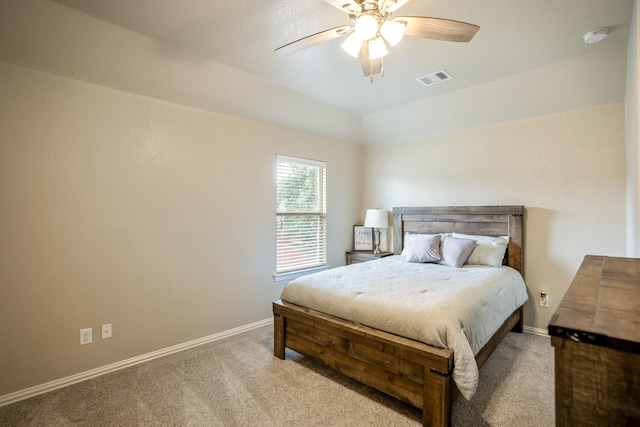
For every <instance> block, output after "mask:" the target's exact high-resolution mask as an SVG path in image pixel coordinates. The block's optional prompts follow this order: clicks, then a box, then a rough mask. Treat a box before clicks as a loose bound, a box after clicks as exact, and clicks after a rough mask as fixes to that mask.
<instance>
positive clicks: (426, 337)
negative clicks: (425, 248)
mask: <svg viewBox="0 0 640 427" xmlns="http://www.w3.org/2000/svg"><path fill="white" fill-rule="evenodd" d="M281 299H282V300H283V301H288V302H291V303H293V304H297V305H300V306H303V307H308V308H311V309H313V310H317V311H320V312H323V313H326V314H330V315H332V316H336V317H339V318H342V319H345V320H350V321H352V322H355V323H359V324H362V325H366V326H369V327H372V328H376V329H380V330H383V331H385V332H389V333H392V334H396V335H400V336H403V337H406V338H410V339H413V340H416V341H420V342H423V343H425V344H428V345H431V346H434V347H440V348H447V349H451V350H453V351H454V370H453V380H454V381H455V383H456V386H457V387H458V389H459V390H460V393H461V394H462V395H463V396H464V397H465V398H466V399H471V397H472V396H473V395H474V394H475V391H476V389H477V386H478V366H477V364H476V361H475V355H476V354H477V353H478V351H479V350H480V349H481V348H482V347H483V346H484V345H485V344H486V343H487V341H488V340H489V339H490V338H491V336H492V335H493V334H494V333H495V332H496V331H497V330H498V329H499V328H500V326H501V325H502V324H503V323H504V321H505V320H506V319H507V318H508V317H509V316H510V315H511V314H512V313H513V312H514V311H515V310H516V309H517V308H518V307H520V306H521V305H522V304H524V303H525V302H526V301H527V299H528V297H527V291H526V287H525V284H524V280H523V279H522V276H521V275H520V273H518V272H517V271H516V270H514V269H512V268H510V267H506V266H503V267H487V266H478V265H466V266H464V267H463V268H452V267H447V266H442V265H437V264H421V263H409V262H407V261H406V259H405V257H402V256H390V257H385V258H381V259H379V260H375V261H369V262H364V263H359V264H352V265H348V266H344V267H338V268H334V269H331V270H326V271H322V272H319V273H315V274H311V275H308V276H303V277H299V278H297V279H295V280H293V281H291V282H289V283H288V284H287V285H286V286H285V288H284V290H283V291H282V295H281Z"/></svg>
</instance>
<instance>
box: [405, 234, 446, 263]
mask: <svg viewBox="0 0 640 427" xmlns="http://www.w3.org/2000/svg"><path fill="white" fill-rule="evenodd" d="M402 255H403V256H406V257H407V261H409V262H434V261H440V235H439V234H414V235H412V236H411V238H410V239H406V240H405V247H404V249H403V250H402Z"/></svg>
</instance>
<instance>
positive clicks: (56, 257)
mask: <svg viewBox="0 0 640 427" xmlns="http://www.w3.org/2000/svg"><path fill="white" fill-rule="evenodd" d="M0 122H2V126H0V194H1V195H2V203H1V204H0V242H2V245H0V283H2V285H1V286H0V325H1V327H0V347H1V348H2V351H0V378H1V379H2V380H1V381H0V396H3V395H6V394H8V393H11V392H14V391H17V390H21V389H24V388H27V387H31V386H35V385H38V384H42V383H45V382H48V381H52V380H55V379H59V378H63V377H65V376H69V375H72V374H76V373H79V372H83V371H87V370H90V369H93V368H96V367H100V366H104V365H107V364H110V363H114V362H117V361H121V360H124V359H127V358H131V357H134V356H138V355H141V354H145V353H148V352H151V351H155V350H158V349H162V348H165V347H168V346H171V345H175V344H179V343H183V342H186V341H189V340H193V339H196V338H201V337H204V336H207V335H210V334H215V333H218V332H221V331H226V330H229V329H232V328H236V327H239V326H243V325H247V324H250V323H252V322H257V321H261V320H265V319H268V318H270V316H271V302H272V300H274V299H276V298H277V297H278V295H279V293H280V291H281V289H282V286H283V285H284V283H282V282H278V283H274V281H273V279H272V276H271V275H272V273H273V272H274V268H275V251H274V239H275V229H274V225H275V213H274V209H275V183H274V176H275V159H276V154H279V153H281V154H287V155H293V156H302V157H308V158H313V159H319V160H325V161H327V168H328V175H327V179H328V184H327V185H328V189H327V191H328V201H327V204H328V206H329V209H330V212H331V214H330V216H329V218H328V229H329V231H328V241H329V248H328V251H329V262H330V263H331V264H333V265H341V264H343V263H344V251H345V250H346V249H348V248H350V247H351V240H352V235H351V232H352V225H353V224H354V223H355V222H357V220H358V218H359V216H360V211H359V206H358V195H359V191H360V188H359V181H358V179H359V169H360V161H361V160H360V148H359V147H358V146H356V145H349V144H344V143H335V142H333V141H331V140H327V139H323V138H319V137H313V136H309V135H306V134H302V133H298V132H294V131H288V130H283V129H279V128H276V127H270V126H267V125H261V124H257V123H255V122H250V121H247V120H243V119H237V118H230V117H225V116H221V115H217V114H213V113H207V112H203V111H200V110H195V109H191V108H186V107H181V106H178V105H175V104H170V103H166V102H161V101H156V100H152V99H149V98H144V97H141V96H138V95H131V94H127V93H124V92H119V91H116V90H112V89H107V88H104V87H99V86H95V85H91V84H87V83H81V82H78V81H74V80H69V79H66V78H61V77H56V76H53V75H49V74H44V73H41V72H37V71H32V70H29V69H26V68H21V67H17V66H13V65H8V64H5V63H0ZM103 323H112V324H113V338H111V339H109V340H104V341H103V340H101V339H100V337H99V331H100V325H101V324H103ZM86 327H93V334H94V336H93V344H91V345H85V346H80V345H79V330H80V328H86Z"/></svg>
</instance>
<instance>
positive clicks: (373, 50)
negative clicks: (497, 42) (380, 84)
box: [276, 0, 480, 82]
mask: <svg viewBox="0 0 640 427" xmlns="http://www.w3.org/2000/svg"><path fill="white" fill-rule="evenodd" d="M325 1H326V2H327V3H329V4H330V5H332V6H334V7H336V8H338V9H340V10H342V11H344V12H346V13H347V14H349V18H351V20H352V21H353V22H354V25H342V26H339V27H335V28H331V29H328V30H325V31H321V32H319V33H316V34H312V35H310V36H307V37H303V38H301V39H299V40H296V41H293V42H291V43H288V44H286V45H284V46H281V47H279V48H277V49H276V52H279V53H291V52H296V51H298V50H301V49H305V48H308V47H311V46H315V45H317V44H319V43H323V42H326V41H329V40H333V39H336V38H338V37H342V36H344V35H346V34H349V37H347V38H346V39H345V41H344V42H343V43H342V44H341V46H342V48H343V49H344V50H345V51H346V52H347V53H349V54H350V55H351V56H353V57H354V58H357V57H358V54H360V57H361V60H362V71H363V72H364V75H365V76H366V77H369V78H370V79H371V81H372V82H373V76H374V75H376V74H380V75H384V68H383V65H382V58H383V57H384V56H385V55H387V54H388V53H389V51H388V49H387V44H389V45H390V46H395V45H396V44H398V42H399V41H400V40H401V39H402V37H403V36H404V35H405V34H406V35H408V36H411V37H423V38H427V39H434V40H446V41H453V42H468V41H470V40H471V39H472V38H473V36H474V35H475V34H476V32H477V31H478V30H479V29H480V27H479V26H477V25H473V24H468V23H466V22H460V21H452V20H449V19H441V18H429V17H426V16H397V17H393V18H392V17H391V15H392V14H393V12H395V11H396V10H398V9H399V8H400V7H402V6H404V5H405V4H407V3H408V2H409V0H325Z"/></svg>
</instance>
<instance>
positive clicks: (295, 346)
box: [273, 206, 524, 426]
mask: <svg viewBox="0 0 640 427" xmlns="http://www.w3.org/2000/svg"><path fill="white" fill-rule="evenodd" d="M393 217H394V227H393V240H394V253H395V254H397V255H398V254H400V252H402V244H403V238H404V233H405V232H413V233H443V232H457V233H465V234H475V235H485V236H505V235H508V236H509V247H508V249H507V253H506V254H505V259H504V264H505V265H509V266H511V267H513V268H514V269H516V270H518V271H519V272H520V274H522V275H523V277H524V262H523V261H524V227H523V220H524V207H523V206H462V207H411V208H394V209H393ZM273 316H274V355H275V356H277V357H279V358H280V359H284V358H285V347H286V348H289V349H291V350H294V351H296V352H298V353H301V354H303V355H305V356H307V357H311V358H314V359H317V360H319V361H321V362H322V363H324V364H325V365H327V366H329V367H330V368H332V369H334V370H336V371H338V372H340V373H342V374H344V375H346V376H348V377H351V378H353V379H355V380H358V381H360V382H362V383H364V384H367V385H369V386H371V387H373V388H376V389H378V390H380V391H382V392H384V393H387V394H389V395H391V396H394V397H396V398H398V399H400V400H403V401H405V402H408V403H410V404H412V405H413V406H415V407H417V408H420V409H422V414H423V416H422V422H423V425H425V426H449V425H451V406H452V403H453V401H454V399H455V397H457V395H458V394H459V392H458V390H457V388H456V386H455V383H454V382H453V379H452V371H453V351H452V350H448V349H442V348H436V347H431V346H429V345H426V344H423V343H421V342H418V341H414V340H411V339H407V338H403V337H400V336H397V335H393V334H390V333H387V332H384V331H380V330H378V329H373V328H369V327H367V326H363V325H359V324H356V323H353V322H350V321H347V320H343V319H340V318H337V317H334V316H330V315H327V314H324V313H320V312H318V311H315V310H311V309H308V308H305V307H301V306H298V305H295V304H291V303H288V302H285V301H275V302H274V303H273ZM511 330H513V331H516V332H522V307H520V308H518V309H516V311H515V312H514V313H513V314H512V315H511V316H509V318H507V319H506V320H505V322H504V324H503V325H502V327H501V328H500V329H499V330H498V331H497V332H496V333H495V334H494V335H493V337H492V338H491V339H490V340H489V342H487V344H486V345H485V346H484V347H483V348H482V349H481V350H480V351H479V352H478V354H477V355H476V361H477V363H478V366H479V367H480V366H482V364H483V363H484V362H485V361H486V360H487V359H488V358H489V356H490V355H491V353H492V352H493V350H494V349H495V348H496V347H497V346H498V344H500V342H501V341H502V339H503V338H504V337H505V336H506V335H507V333H508V332H509V331H511Z"/></svg>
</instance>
